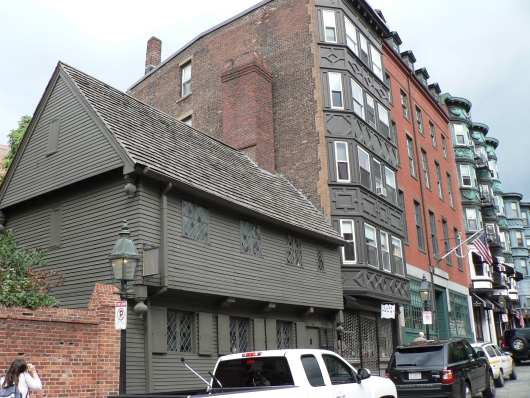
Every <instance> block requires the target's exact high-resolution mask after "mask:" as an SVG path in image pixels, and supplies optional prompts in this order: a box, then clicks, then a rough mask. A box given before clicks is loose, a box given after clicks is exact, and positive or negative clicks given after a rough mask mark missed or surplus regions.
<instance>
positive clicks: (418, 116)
mask: <svg viewBox="0 0 530 398" xmlns="http://www.w3.org/2000/svg"><path fill="white" fill-rule="evenodd" d="M416 122H417V123H418V132H419V133H420V134H421V135H423V136H425V129H424V127H423V115H422V113H421V109H420V108H418V107H416Z"/></svg>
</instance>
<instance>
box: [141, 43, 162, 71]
mask: <svg viewBox="0 0 530 398" xmlns="http://www.w3.org/2000/svg"><path fill="white" fill-rule="evenodd" d="M161 56H162V40H160V39H157V38H156V37H154V36H153V37H151V38H150V39H149V40H148V41H147V53H146V55H145V74H146V75H147V74H148V73H149V72H150V71H151V70H152V69H154V68H156V67H157V66H158V65H160V61H161Z"/></svg>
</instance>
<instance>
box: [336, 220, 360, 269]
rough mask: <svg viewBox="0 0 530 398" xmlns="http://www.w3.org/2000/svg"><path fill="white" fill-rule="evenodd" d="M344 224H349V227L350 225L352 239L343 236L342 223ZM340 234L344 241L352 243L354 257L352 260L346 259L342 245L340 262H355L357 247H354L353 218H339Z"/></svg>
mask: <svg viewBox="0 0 530 398" xmlns="http://www.w3.org/2000/svg"><path fill="white" fill-rule="evenodd" d="M345 224H349V225H350V227H351V235H352V240H346V238H344V233H345V232H344V229H345V228H344V225H345ZM340 234H341V236H342V238H343V239H344V241H346V242H351V243H353V246H352V247H353V257H354V258H355V259H354V260H346V257H345V255H344V246H342V248H341V252H342V263H343V264H357V248H356V247H355V221H354V220H340Z"/></svg>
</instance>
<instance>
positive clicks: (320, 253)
mask: <svg viewBox="0 0 530 398" xmlns="http://www.w3.org/2000/svg"><path fill="white" fill-rule="evenodd" d="M317 267H318V270H319V271H324V248H323V247H322V246H321V245H317Z"/></svg>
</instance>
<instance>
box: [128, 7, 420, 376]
mask: <svg viewBox="0 0 530 398" xmlns="http://www.w3.org/2000/svg"><path fill="white" fill-rule="evenodd" d="M387 34H388V28H387V26H386V24H385V23H384V21H383V19H382V17H381V16H380V15H379V14H378V13H376V12H375V11H374V10H372V9H371V7H370V6H369V5H368V4H367V3H366V2H364V1H362V0H343V1H330V0H317V1H309V0H291V1H286V0H273V1H262V2H261V3H259V4H257V5H256V6H254V7H252V8H250V9H248V10H247V11H245V12H243V13H242V14H240V15H238V16H236V17H234V18H232V19H230V20H228V21H226V22H224V23H222V24H220V25H218V26H216V27H215V28H213V29H211V30H209V31H207V32H204V33H203V34H201V35H199V36H198V37H197V38H196V39H194V40H193V41H192V42H190V43H189V44H187V45H186V46H185V47H183V48H182V49H180V50H178V51H177V52H176V53H174V54H173V55H172V56H170V57H169V58H168V59H167V60H165V61H164V62H162V63H160V55H159V50H160V45H161V43H160V41H158V40H157V39H151V40H150V42H149V45H148V57H147V60H146V70H147V74H146V75H145V76H144V77H143V78H141V79H140V80H139V81H138V82H136V83H135V84H134V85H133V86H132V87H131V88H130V90H129V93H130V94H131V95H133V96H134V97H136V98H139V99H141V100H142V101H145V102H148V103H149V104H151V105H153V106H155V107H156V108H159V109H161V110H163V111H164V112H167V113H169V114H171V115H173V116H175V117H177V118H179V119H181V120H183V121H185V122H187V123H191V124H192V125H193V126H194V127H197V128H199V129H201V130H203V131H205V132H207V133H208V134H210V135H212V136H213V137H215V138H218V139H220V140H222V141H224V142H226V143H228V144H230V145H232V146H234V147H236V148H238V149H241V150H245V151H246V152H247V153H248V154H249V155H250V156H251V157H253V158H254V159H255V161H256V162H257V163H258V165H260V166H261V167H262V168H264V169H266V170H268V171H271V172H279V173H282V174H284V175H286V176H287V177H288V178H290V179H291V180H292V181H293V183H294V184H295V185H296V186H297V187H299V188H300V189H302V190H303V192H304V193H305V194H306V195H307V196H308V197H309V198H310V199H311V200H312V201H313V203H315V205H316V206H318V207H319V208H321V209H322V210H323V211H324V212H325V213H326V214H327V215H328V217H329V220H330V222H331V223H332V224H333V226H334V227H335V228H336V230H337V231H339V232H340V234H341V235H342V236H343V238H344V239H345V241H346V242H345V246H344V248H343V250H342V277H343V293H344V300H345V310H344V316H343V319H340V320H339V322H341V321H342V322H343V325H342V328H340V329H339V330H342V329H344V332H342V333H341V336H340V337H341V344H340V345H339V346H338V350H340V351H341V353H342V354H343V356H345V357H347V358H349V359H350V360H351V361H352V362H355V363H360V364H361V365H362V366H365V367H368V368H370V369H372V370H375V371H377V370H378V369H379V368H380V367H383V366H384V365H382V364H381V361H382V358H383V359H384V358H388V356H389V354H390V353H391V352H392V349H393V346H394V343H395V340H396V338H395V336H397V335H398V333H397V327H398V325H397V322H395V321H393V320H391V319H382V318H381V306H382V304H389V303H390V304H394V305H395V308H396V313H397V308H398V307H399V306H403V305H406V304H408V303H409V300H410V297H409V288H408V286H409V284H408V280H407V278H406V270H405V266H404V264H405V261H406V259H405V256H404V247H403V237H404V234H403V232H404V231H403V210H402V209H401V208H400V207H399V206H398V192H397V180H396V173H397V170H398V155H397V148H396V142H395V141H393V139H392V137H391V130H390V121H389V111H390V109H389V99H388V98H389V97H388V86H387V85H386V84H385V82H384V74H383V70H384V67H383V59H382V40H383V38H384V37H385V36H386V35H387ZM153 54H155V56H153ZM153 60H154V61H153ZM374 337H376V338H374ZM383 362H384V360H383Z"/></svg>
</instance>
